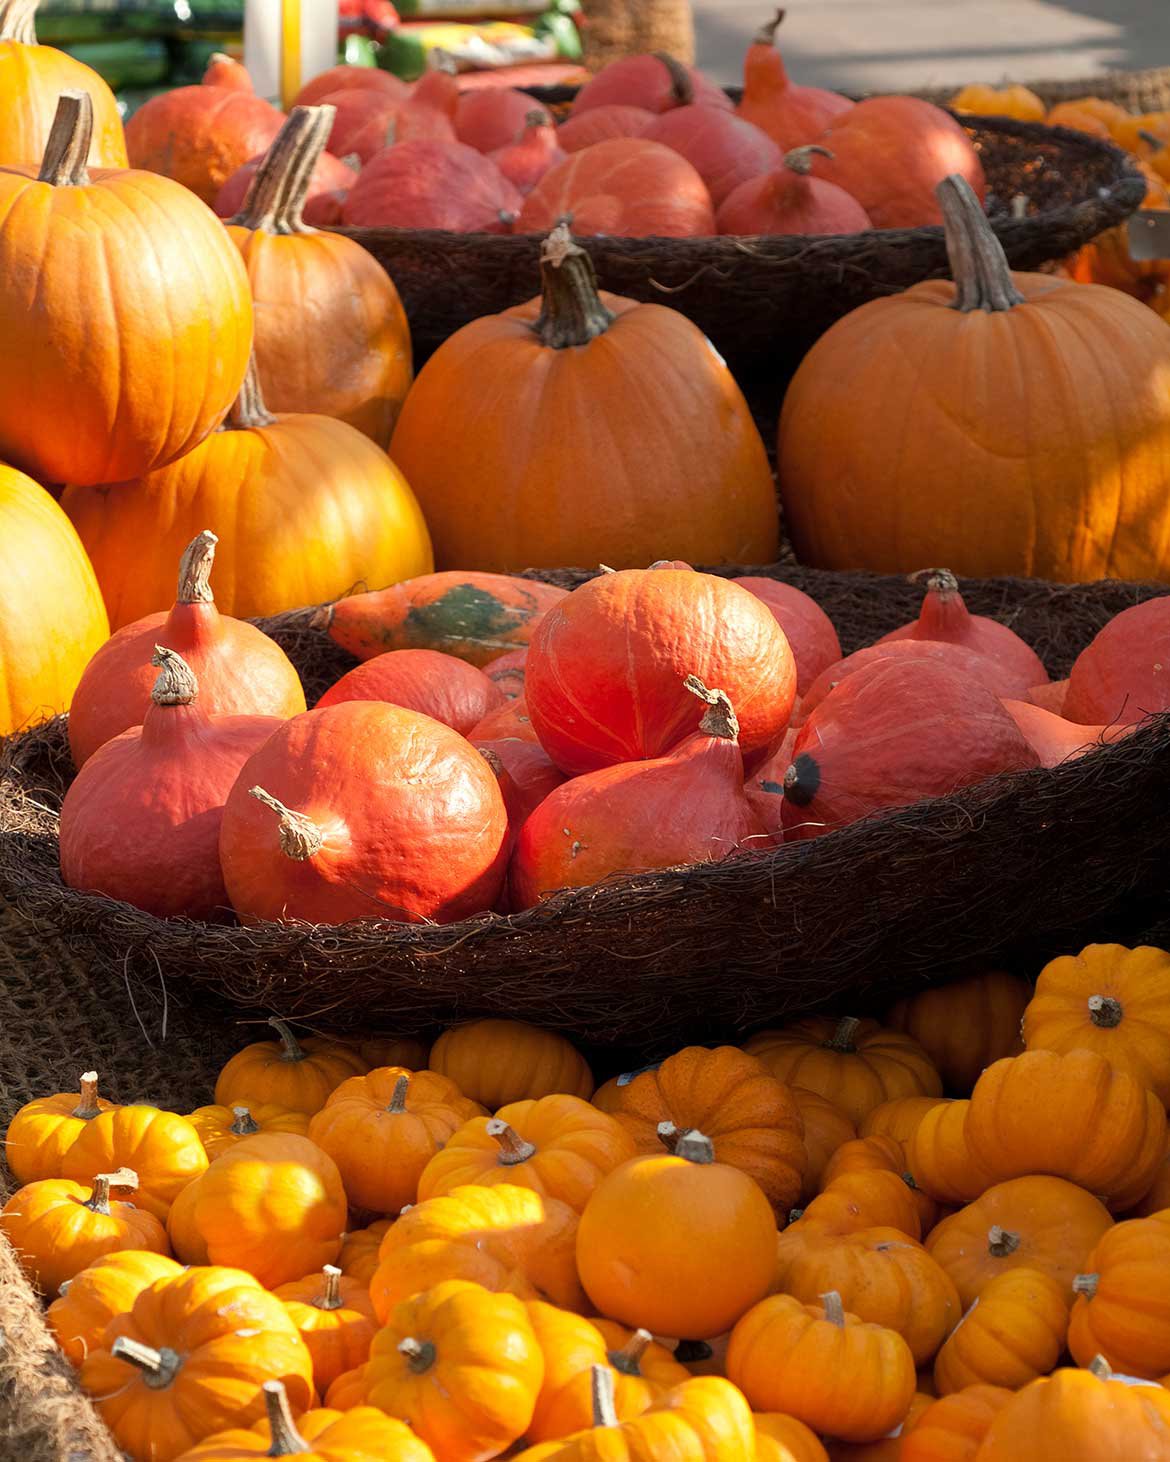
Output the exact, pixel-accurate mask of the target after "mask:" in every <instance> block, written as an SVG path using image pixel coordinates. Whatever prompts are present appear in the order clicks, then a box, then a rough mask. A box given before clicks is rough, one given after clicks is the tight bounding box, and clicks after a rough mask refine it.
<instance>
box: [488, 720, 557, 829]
mask: <svg viewBox="0 0 1170 1462" xmlns="http://www.w3.org/2000/svg"><path fill="white" fill-rule="evenodd" d="M472 745H473V746H475V747H477V748H478V749H479V750H480V751H481V752H483V753H484V755H485V756H486V757H487V760H488V765H489V766H490V767H491V769H492V771H493V772H495V774H496V779H497V781H498V782H499V784H500V791H501V792H502V793H503V796H504V806H505V807H506V808H507V809H508V822H509V823H510V825H511V828H512V831H513V832H514V833H515V832H519V831H520V829H521V828H522V827H523V826H524V824H525V822H527V820H528V818H529V817H530V816H531V814H532V813H533V812H535V811H536V809H537V808H538V807H539V806H540V804H541V803H542V802H543V801H544V799H545V798H546V797H547V796H548V794H549V793H550V792H554V791H555V790H556V789H557V788H558V787H559V786H561V785H562V784H563V783H564V780H565V778H564V774H563V773H562V772H561V771H560V770H559V769H558V768H557V767H555V766H554V765H553V764H552V762H551V761H550V760H549V757H548V753H547V752H546V751H545V750H544V748H543V747H542V746H541V745H540V743H539V742H537V741H525V740H522V739H521V738H520V737H518V736H498V737H495V738H494V739H492V740H484V741H478V740H473V741H472Z"/></svg>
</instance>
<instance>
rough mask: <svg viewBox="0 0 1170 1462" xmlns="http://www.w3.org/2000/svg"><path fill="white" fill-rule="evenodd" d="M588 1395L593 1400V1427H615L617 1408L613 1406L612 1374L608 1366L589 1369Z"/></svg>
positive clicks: (616, 1423)
mask: <svg viewBox="0 0 1170 1462" xmlns="http://www.w3.org/2000/svg"><path fill="white" fill-rule="evenodd" d="M589 1374H590V1395H591V1397H592V1399H593V1425H594V1426H617V1425H618V1415H617V1407H616V1405H615V1404H614V1386H613V1372H612V1371H611V1370H610V1368H609V1367H608V1366H592V1367H591V1368H590V1373H589Z"/></svg>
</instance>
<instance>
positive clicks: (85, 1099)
mask: <svg viewBox="0 0 1170 1462" xmlns="http://www.w3.org/2000/svg"><path fill="white" fill-rule="evenodd" d="M79 1086H80V1088H81V1090H80V1091H65V1092H58V1093H57V1094H56V1095H54V1096H48V1097H37V1098H35V1099H34V1100H33V1101H31V1102H26V1103H25V1104H24V1106H23V1107H21V1108H20V1110H19V1111H18V1112H17V1113H16V1115H15V1116H14V1117H13V1119H12V1121H11V1122H9V1124H8V1130H7V1132H6V1133H5V1135H4V1160H5V1162H6V1163H7V1164H8V1166H9V1168H10V1169H11V1171H12V1176H13V1177H14V1178H15V1179H16V1181H17V1182H18V1183H35V1182H36V1181H37V1180H38V1179H40V1178H59V1177H60V1176H61V1164H62V1163H63V1162H64V1161H65V1154H66V1153H67V1152H68V1151H69V1149H70V1148H71V1147H72V1146H73V1144H74V1143H75V1142H76V1141H77V1139H78V1137H80V1136H81V1132H82V1129H83V1128H84V1127H85V1124H86V1123H87V1122H92V1121H93V1119H94V1118H95V1117H96V1116H97V1115H98V1113H99V1112H108V1111H109V1110H110V1109H111V1107H112V1106H113V1103H112V1102H107V1101H103V1100H102V1098H101V1097H100V1096H98V1076H97V1072H96V1071H83V1072H82V1073H81V1080H80V1082H79Z"/></svg>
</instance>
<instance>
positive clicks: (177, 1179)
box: [61, 1106, 207, 1223]
mask: <svg viewBox="0 0 1170 1462" xmlns="http://www.w3.org/2000/svg"><path fill="white" fill-rule="evenodd" d="M115 1168H131V1169H132V1170H133V1171H134V1172H136V1173H137V1174H138V1184H137V1187H138V1195H137V1202H138V1204H139V1206H140V1207H141V1208H145V1209H147V1210H149V1212H151V1213H153V1214H154V1216H155V1217H156V1218H157V1219H159V1220H160V1221H162V1222H164V1223H165V1222H166V1218H167V1214H168V1213H169V1212H170V1207H171V1204H172V1203H174V1201H175V1199H176V1198H177V1197H178V1196H179V1194H180V1193H181V1192H182V1191H183V1189H184V1188H185V1187H186V1186H187V1184H188V1183H190V1182H191V1181H192V1180H193V1179H195V1178H198V1177H199V1176H200V1175H201V1174H202V1173H205V1172H206V1171H207V1154H206V1153H205V1152H204V1150H203V1143H202V1142H201V1141H200V1140H199V1133H198V1132H196V1130H195V1128H194V1127H193V1126H192V1125H191V1123H190V1122H188V1121H187V1119H186V1117H180V1116H178V1115H177V1114H176V1113H175V1112H163V1111H160V1110H159V1108H158V1107H147V1106H132V1107H111V1108H110V1109H109V1110H108V1111H105V1112H99V1113H98V1115H97V1116H96V1117H94V1118H93V1120H92V1121H89V1122H86V1124H85V1126H84V1127H83V1128H82V1130H81V1132H80V1133H79V1134H78V1136H77V1140H76V1141H75V1142H74V1143H73V1144H72V1146H71V1147H70V1148H69V1151H68V1152H67V1153H66V1154H65V1157H64V1160H63V1161H62V1163H61V1174H62V1176H63V1177H66V1178H72V1179H74V1181H75V1182H79V1183H88V1182H90V1181H92V1179H93V1178H94V1177H95V1176H96V1174H98V1173H111V1172H113V1171H114V1169H115Z"/></svg>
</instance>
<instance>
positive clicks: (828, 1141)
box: [789, 1086, 927, 1203]
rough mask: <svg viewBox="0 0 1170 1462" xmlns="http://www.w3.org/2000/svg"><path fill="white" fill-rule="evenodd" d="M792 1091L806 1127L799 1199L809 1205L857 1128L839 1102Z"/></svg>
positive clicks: (801, 1090) (802, 1088) (799, 1089)
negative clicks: (828, 1168) (832, 1160)
mask: <svg viewBox="0 0 1170 1462" xmlns="http://www.w3.org/2000/svg"><path fill="white" fill-rule="evenodd" d="M789 1091H791V1093H792V1098H793V1100H794V1101H795V1102H796V1107H797V1110H798V1111H799V1112H800V1119H801V1121H802V1122H803V1123H804V1152H805V1169H804V1183H803V1185H802V1187H801V1194H800V1196H801V1199H802V1201H804V1202H806V1203H807V1202H808V1200H809V1199H810V1198H812V1196H813V1195H814V1194H815V1193H819V1192H820V1190H821V1186H822V1185H821V1176H822V1174H823V1173H824V1171H825V1167H826V1165H827V1164H828V1161H829V1159H830V1158H831V1157H832V1155H833V1153H834V1152H836V1151H837V1149H838V1148H839V1147H841V1146H842V1145H843V1144H844V1143H846V1142H852V1141H853V1140H854V1139H855V1138H856V1137H857V1128H856V1126H854V1124H853V1122H852V1121H851V1119H850V1118H849V1117H847V1116H846V1115H845V1113H844V1112H843V1111H842V1110H841V1108H840V1107H839V1106H838V1105H837V1103H836V1102H833V1101H830V1100H829V1098H828V1097H826V1096H822V1095H821V1093H820V1092H819V1091H810V1090H809V1088H808V1087H806V1086H790V1087H789ZM923 1100H927V1098H923Z"/></svg>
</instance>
